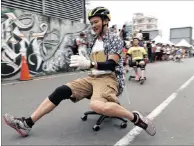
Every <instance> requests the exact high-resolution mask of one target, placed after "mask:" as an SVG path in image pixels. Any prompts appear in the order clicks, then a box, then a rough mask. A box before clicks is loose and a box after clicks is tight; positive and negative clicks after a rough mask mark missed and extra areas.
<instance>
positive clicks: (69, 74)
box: [1, 72, 87, 86]
mask: <svg viewBox="0 0 194 146" xmlns="http://www.w3.org/2000/svg"><path fill="white" fill-rule="evenodd" d="M79 73H87V72H76V73H65V74H59V75H49V76H44V77H35V78H34V79H32V80H29V81H38V80H45V79H52V78H58V77H62V76H72V75H75V74H79ZM29 81H18V82H11V83H5V84H1V85H2V86H7V85H13V84H22V83H25V82H29Z"/></svg>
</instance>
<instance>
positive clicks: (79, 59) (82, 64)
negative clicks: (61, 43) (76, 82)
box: [69, 55, 91, 69]
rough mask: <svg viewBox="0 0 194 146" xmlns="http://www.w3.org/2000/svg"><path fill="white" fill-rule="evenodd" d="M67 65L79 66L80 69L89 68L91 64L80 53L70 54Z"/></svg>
mask: <svg viewBox="0 0 194 146" xmlns="http://www.w3.org/2000/svg"><path fill="white" fill-rule="evenodd" d="M69 66H70V67H79V68H80V69H89V68H90V66H91V61H90V60H88V59H87V58H86V57H84V56H82V55H72V56H71V59H70V65H69Z"/></svg>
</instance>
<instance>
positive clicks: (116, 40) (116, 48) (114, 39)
mask: <svg viewBox="0 0 194 146" xmlns="http://www.w3.org/2000/svg"><path fill="white" fill-rule="evenodd" d="M96 39H97V38H93V40H92V43H91V46H90V48H89V55H90V54H91V52H92V47H93V45H94V43H95V40H96ZM102 41H103V45H104V53H105V55H107V56H108V55H111V54H118V55H119V56H120V60H119V61H118V65H117V66H116V67H115V74H116V77H117V81H118V83H119V93H118V95H120V94H121V93H122V92H123V89H124V86H125V82H124V73H123V59H122V49H123V41H122V40H121V38H120V37H119V36H117V35H115V34H114V33H112V32H110V31H109V30H108V31H107V33H106V34H105V35H104V36H103V37H102Z"/></svg>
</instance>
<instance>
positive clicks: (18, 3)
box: [1, 0, 85, 21]
mask: <svg viewBox="0 0 194 146" xmlns="http://www.w3.org/2000/svg"><path fill="white" fill-rule="evenodd" d="M1 5H2V6H3V7H9V8H13V9H21V10H26V11H30V12H35V13H38V14H41V15H45V16H49V17H55V18H59V19H68V20H71V21H81V20H82V21H83V20H85V0H2V1H1Z"/></svg>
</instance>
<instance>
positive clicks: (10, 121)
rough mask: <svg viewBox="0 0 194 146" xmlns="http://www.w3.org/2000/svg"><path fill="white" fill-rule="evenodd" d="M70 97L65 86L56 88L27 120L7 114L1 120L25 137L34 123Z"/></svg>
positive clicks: (70, 93)
mask: <svg viewBox="0 0 194 146" xmlns="http://www.w3.org/2000/svg"><path fill="white" fill-rule="evenodd" d="M71 95H72V91H71V89H70V88H69V87H68V86H66V85H62V86H60V87H58V88H56V90H55V91H54V92H53V93H52V94H51V95H50V96H49V97H48V98H46V99H45V100H44V101H43V102H42V103H41V104H40V106H39V107H38V108H37V109H36V110H35V112H34V113H33V114H32V115H31V116H30V117H29V118H24V117H22V118H15V117H13V116H11V115H9V114H5V115H4V116H3V118H4V120H5V122H6V124H7V125H9V126H10V127H12V128H14V129H15V130H16V131H17V132H18V133H19V134H20V135H22V136H27V135H28V133H29V132H30V130H31V128H32V126H33V125H34V123H35V122H36V121H38V120H39V119H40V118H41V117H43V116H44V115H46V114H48V113H49V112H51V111H52V110H53V109H54V108H55V107H56V106H57V105H58V104H59V103H60V102H61V101H62V100H64V99H70V97H71Z"/></svg>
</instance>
